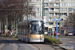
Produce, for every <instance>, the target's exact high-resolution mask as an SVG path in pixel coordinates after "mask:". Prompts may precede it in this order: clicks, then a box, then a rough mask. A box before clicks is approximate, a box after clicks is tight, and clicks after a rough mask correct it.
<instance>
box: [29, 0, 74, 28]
mask: <svg viewBox="0 0 75 50" xmlns="http://www.w3.org/2000/svg"><path fill="white" fill-rule="evenodd" d="M30 1H31V2H30V3H29V6H30V5H33V8H32V11H34V12H35V13H32V15H31V16H30V18H35V17H36V18H41V19H42V2H43V1H44V16H45V17H46V26H52V27H56V22H55V21H53V18H61V19H63V21H61V22H60V27H63V25H64V20H66V18H67V16H69V15H70V14H72V13H73V12H74V8H75V0H30ZM58 24H59V23H58ZM58 26H59V25H58Z"/></svg>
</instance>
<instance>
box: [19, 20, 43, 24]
mask: <svg viewBox="0 0 75 50" xmlns="http://www.w3.org/2000/svg"><path fill="white" fill-rule="evenodd" d="M30 21H43V20H42V19H28V20H24V21H21V22H19V24H21V23H25V22H30Z"/></svg>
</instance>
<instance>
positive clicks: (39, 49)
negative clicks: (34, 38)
mask: <svg viewBox="0 0 75 50" xmlns="http://www.w3.org/2000/svg"><path fill="white" fill-rule="evenodd" d="M32 45H33V46H35V47H37V48H38V50H41V48H40V47H39V46H37V45H36V44H32Z"/></svg>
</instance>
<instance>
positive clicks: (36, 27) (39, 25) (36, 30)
mask: <svg viewBox="0 0 75 50" xmlns="http://www.w3.org/2000/svg"><path fill="white" fill-rule="evenodd" d="M43 29H44V26H43V22H42V21H40V22H38V21H35V22H31V34H44V31H43Z"/></svg>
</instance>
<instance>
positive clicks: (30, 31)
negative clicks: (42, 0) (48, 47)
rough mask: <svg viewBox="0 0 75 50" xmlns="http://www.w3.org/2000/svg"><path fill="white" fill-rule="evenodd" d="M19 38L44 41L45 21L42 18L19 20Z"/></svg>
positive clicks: (29, 40)
mask: <svg viewBox="0 0 75 50" xmlns="http://www.w3.org/2000/svg"><path fill="white" fill-rule="evenodd" d="M18 40H22V41H25V42H44V22H43V21H42V20H25V21H22V22H19V24H18Z"/></svg>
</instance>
